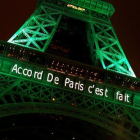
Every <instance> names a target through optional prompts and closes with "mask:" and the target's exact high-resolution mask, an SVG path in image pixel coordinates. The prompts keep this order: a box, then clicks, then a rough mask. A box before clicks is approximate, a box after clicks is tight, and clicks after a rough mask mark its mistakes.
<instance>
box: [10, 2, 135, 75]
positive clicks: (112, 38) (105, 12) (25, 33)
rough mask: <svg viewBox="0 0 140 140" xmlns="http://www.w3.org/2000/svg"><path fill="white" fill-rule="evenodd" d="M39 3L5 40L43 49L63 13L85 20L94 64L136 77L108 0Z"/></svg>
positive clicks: (50, 38) (45, 48)
mask: <svg viewBox="0 0 140 140" xmlns="http://www.w3.org/2000/svg"><path fill="white" fill-rule="evenodd" d="M40 3H41V4H40V5H38V7H37V9H36V10H35V12H34V14H33V15H32V16H31V17H30V18H29V19H28V20H27V21H26V22H25V24H24V25H23V26H22V27H21V28H20V29H19V30H18V31H17V32H16V33H15V34H14V35H13V36H12V37H11V38H10V39H9V40H8V42H10V43H14V44H17V45H21V46H23V47H28V48H32V49H36V50H39V51H43V52H44V51H45V50H47V48H48V47H49V44H50V42H51V40H52V38H53V36H54V34H55V32H56V29H57V27H58V24H59V22H60V20H61V18H62V15H66V16H70V17H72V18H76V19H79V20H83V21H85V22H87V26H88V27H87V38H88V44H89V46H90V52H91V54H90V55H91V58H92V61H93V64H94V65H96V66H98V65H99V63H101V65H102V67H103V69H107V70H111V71H115V72H118V73H122V74H126V75H129V76H133V77H135V74H134V72H133V70H132V68H131V66H130V64H129V62H128V60H127V58H126V56H125V54H124V52H123V50H122V47H121V45H120V43H119V41H118V39H117V36H116V34H115V32H114V29H113V27H112V25H111V22H110V16H111V15H112V14H113V12H114V8H113V6H112V5H111V4H109V3H106V2H103V1H96V0H95V1H94V0H91V1H88V0H87V1H86V0H83V1H82V0H77V1H76V0H71V1H69V0H64V1H57V0H45V1H42V2H40ZM69 3H71V4H74V5H76V6H81V7H83V8H86V9H85V11H83V12H81V11H78V10H76V9H73V8H69V7H67V5H68V4H69ZM95 60H96V61H95ZM99 61H100V62H99Z"/></svg>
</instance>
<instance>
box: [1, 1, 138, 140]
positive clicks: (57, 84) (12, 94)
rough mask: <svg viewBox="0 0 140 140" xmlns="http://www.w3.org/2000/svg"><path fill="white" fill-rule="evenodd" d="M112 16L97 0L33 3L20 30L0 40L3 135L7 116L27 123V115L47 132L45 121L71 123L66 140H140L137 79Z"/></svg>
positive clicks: (111, 8)
mask: <svg viewBox="0 0 140 140" xmlns="http://www.w3.org/2000/svg"><path fill="white" fill-rule="evenodd" d="M114 11H115V9H114V7H113V5H112V4H110V3H108V2H106V1H103V0H38V3H37V7H36V10H35V12H34V13H33V14H32V15H31V17H30V18H29V19H28V20H27V21H26V22H25V23H24V24H23V25H22V26H21V28H20V29H19V30H18V31H17V32H16V33H15V34H14V35H13V36H12V37H11V38H10V39H9V40H8V42H4V41H0V79H1V80H0V81H1V83H0V93H1V94H0V118H1V119H0V120H1V125H0V126H1V130H0V131H1V132H3V130H5V126H4V125H3V124H4V123H3V122H2V121H3V118H5V117H6V116H9V117H10V116H12V115H14V116H17V115H18V114H21V116H22V119H20V118H21V117H18V118H17V120H19V121H20V122H21V121H23V120H24V122H25V121H27V120H28V118H26V115H25V114H28V113H44V114H49V116H50V117H49V119H48V120H49V121H48V122H47V124H48V127H49V128H50V127H52V125H51V123H52V124H53V122H51V118H55V120H58V118H59V117H58V116H62V118H63V119H64V116H67V117H68V118H69V117H70V118H71V119H64V120H65V122H67V124H68V123H69V125H68V127H69V129H70V128H72V127H75V128H76V129H75V131H76V134H75V135H76V137H75V136H73V137H71V138H72V139H93V138H94V139H97V140H98V139H104V140H105V139H112V140H134V139H135V140H139V139H140V138H139V137H140V111H139V109H140V99H139V98H140V94H139V92H140V79H138V78H136V76H135V73H134V72H133V70H132V68H131V66H130V64H129V62H128V60H127V58H126V56H125V54H124V52H123V49H122V47H121V45H120V43H119V41H118V38H117V36H116V34H115V31H114V29H113V26H112V24H111V21H110V17H111V16H112V15H113V13H114ZM51 114H54V116H53V117H52V116H51ZM31 116H32V117H33V118H38V116H37V115H36V116H35V117H34V116H33V115H30V117H31ZM67 117H66V118H67ZM11 118H12V117H11ZM25 118H26V119H25ZM72 119H75V120H74V121H73V122H74V124H73V125H72V124H71V123H72V121H71V120H72ZM42 120H43V119H42ZM30 121H32V119H30ZM43 121H45V120H43ZM43 121H42V125H44V124H43ZM50 122H51V123H50ZM27 123H29V122H27ZM63 123H64V122H63ZM23 124H24V123H23ZM23 124H22V125H23ZM14 125H15V124H14V123H13V126H14ZM63 125H64V124H63ZM82 125H83V127H84V126H85V128H83V129H84V130H85V131H83V130H82ZM79 126H80V127H79ZM60 128H61V125H60V126H59V128H58V129H57V130H59V129H60ZM77 128H78V130H79V131H80V132H77V131H78V130H77ZM11 129H12V128H11ZM17 129H18V128H17ZM52 129H54V128H52ZM55 129H56V128H55ZM61 129H66V128H61ZM67 129H68V128H67ZM69 129H68V130H69ZM73 129H74V128H73ZM59 131H60V130H59ZM70 131H71V130H69V132H70ZM63 132H64V130H63ZM69 132H67V136H66V137H67V139H69ZM60 133H61V132H60ZM51 134H52V135H53V134H54V133H53V132H52V133H51ZM81 137H82V138H81ZM24 139H25V138H24ZM34 139H35V138H34ZM51 139H52V137H51ZM53 139H55V138H54V137H53ZM56 139H58V138H56ZM63 139H65V138H63ZM61 140H62V138H61Z"/></svg>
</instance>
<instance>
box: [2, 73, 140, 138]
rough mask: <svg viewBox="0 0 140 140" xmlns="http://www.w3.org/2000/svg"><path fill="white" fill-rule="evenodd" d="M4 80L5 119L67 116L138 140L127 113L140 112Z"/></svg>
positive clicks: (3, 106)
mask: <svg viewBox="0 0 140 140" xmlns="http://www.w3.org/2000/svg"><path fill="white" fill-rule="evenodd" d="M0 79H1V81H7V82H5V83H4V85H5V87H4V86H3V88H2V89H1V90H0V93H1V94H0V112H1V113H0V115H1V117H3V116H6V115H12V114H20V113H31V112H36V113H39V112H42V113H54V114H55V113H57V114H61V115H64V114H65V115H68V116H71V117H76V118H79V119H82V120H86V121H89V122H92V123H95V124H96V125H99V126H101V127H103V128H106V129H108V130H109V131H112V132H115V133H116V134H117V135H119V136H121V137H123V138H124V139H128V140H132V139H134V138H135V139H137V137H138V135H139V128H138V127H137V126H136V124H134V123H133V121H132V120H131V119H130V118H131V117H130V116H129V114H127V113H126V110H128V111H130V110H131V111H132V110H133V111H134V112H135V113H136V112H139V111H138V110H136V109H131V108H128V107H127V108H126V107H123V106H121V105H117V104H114V103H110V102H105V101H102V100H100V99H95V98H93V97H91V96H89V95H87V94H78V93H75V92H71V91H67V90H61V89H59V88H57V87H52V86H45V85H41V84H38V83H34V82H29V81H24V80H19V79H18V78H11V77H10V78H9V76H4V75H2V74H1V75H0ZM8 79H9V80H8ZM126 124H127V127H126V128H125V126H126ZM134 127H135V128H137V133H135V134H134V133H132V132H133V128H134ZM122 134H123V135H122Z"/></svg>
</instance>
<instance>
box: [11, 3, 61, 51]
mask: <svg viewBox="0 0 140 140" xmlns="http://www.w3.org/2000/svg"><path fill="white" fill-rule="evenodd" d="M61 16H62V12H61V11H57V10H55V11H54V9H50V8H46V7H45V6H43V5H42V6H40V7H39V8H38V9H37V10H36V11H35V12H34V14H33V15H32V16H31V17H30V18H29V19H28V20H27V21H26V22H25V24H24V25H23V26H22V27H21V28H20V29H19V30H18V31H17V32H16V33H15V34H14V35H13V36H12V37H11V38H10V39H9V41H8V42H11V43H14V44H17V45H20V46H23V47H28V48H32V49H36V50H40V51H44V50H46V48H47V47H48V44H49V43H50V41H51V39H52V37H53V35H54V33H55V31H56V28H57V26H58V23H59V21H60V19H61Z"/></svg>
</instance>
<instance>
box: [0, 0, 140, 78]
mask: <svg viewBox="0 0 140 140" xmlns="http://www.w3.org/2000/svg"><path fill="white" fill-rule="evenodd" d="M108 2H111V3H112V4H113V5H114V7H115V9H116V11H115V13H114V15H113V16H112V18H111V21H112V24H113V27H114V29H115V31H116V34H117V36H118V39H119V41H120V43H121V46H122V48H123V50H124V52H125V54H126V56H127V58H128V60H129V62H130V64H131V66H132V68H133V70H134V72H135V73H136V75H137V77H139V78H140V56H139V50H140V49H139V41H140V37H139V32H140V18H139V15H140V8H139V5H140V0H135V1H133V0H108ZM36 3H37V0H24V1H19V0H4V1H1V4H0V40H4V41H7V40H8V39H9V38H10V37H11V36H12V35H13V34H14V33H15V32H16V31H17V30H18V29H19V28H20V27H21V25H22V24H23V23H24V22H25V21H26V20H27V19H28V17H30V15H31V14H32V13H33V11H34V9H35V7H36Z"/></svg>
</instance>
